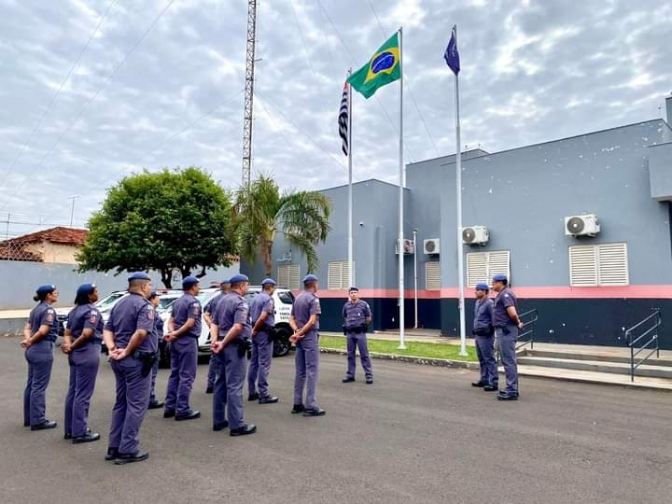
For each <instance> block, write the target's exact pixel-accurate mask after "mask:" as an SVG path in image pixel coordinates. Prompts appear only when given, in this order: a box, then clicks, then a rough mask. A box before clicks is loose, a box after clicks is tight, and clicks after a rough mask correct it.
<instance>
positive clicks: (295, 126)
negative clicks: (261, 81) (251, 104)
mask: <svg viewBox="0 0 672 504" xmlns="http://www.w3.org/2000/svg"><path fill="white" fill-rule="evenodd" d="M255 95H256V96H257V98H260V99H262V100H263V101H265V102H266V104H268V105H270V106H271V107H272V108H273V110H275V111H276V112H277V113H278V115H280V116H281V117H282V118H283V119H284V120H285V121H286V122H288V123H289V124H291V125H292V126H294V128H296V130H297V131H299V133H302V134H303V135H304V136H305V137H306V138H307V139H308V140H310V141H311V142H312V143H313V145H315V146H316V147H317V148H318V149H320V150H321V151H322V152H324V153H325V154H326V155H327V156H329V157H330V158H331V159H332V160H333V161H334V162H335V163H336V164H337V165H338V166H339V167H340V168H342V169H344V170H347V167H346V166H345V165H344V164H342V163H341V161H339V158H337V157H336V156H334V154H333V153H331V152H329V151H327V150H326V149H324V148H323V147H322V146H321V145H320V144H318V143H317V142H316V141H315V140H314V139H313V137H311V136H310V135H309V134H308V133H307V132H306V131H304V130H303V129H302V128H301V127H299V126H298V125H297V124H296V123H295V122H294V121H292V120H291V119H290V118H288V117H287V116H286V115H285V114H284V113H283V112H282V110H280V109H279V108H278V107H277V106H276V105H274V104H273V103H272V102H271V101H270V100H268V99H267V98H266V97H265V96H262V95H261V94H260V93H259V92H258V91H255Z"/></svg>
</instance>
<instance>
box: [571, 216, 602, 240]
mask: <svg viewBox="0 0 672 504" xmlns="http://www.w3.org/2000/svg"><path fill="white" fill-rule="evenodd" d="M599 232H600V225H599V224H598V223H597V215H595V214H584V215H573V216H570V217H565V236H595V235H597V234H598V233H599Z"/></svg>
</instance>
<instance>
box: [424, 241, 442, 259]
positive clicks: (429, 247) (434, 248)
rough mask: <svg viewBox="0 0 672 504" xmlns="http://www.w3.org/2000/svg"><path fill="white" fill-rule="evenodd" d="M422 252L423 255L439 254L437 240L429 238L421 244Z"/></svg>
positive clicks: (439, 248)
mask: <svg viewBox="0 0 672 504" xmlns="http://www.w3.org/2000/svg"><path fill="white" fill-rule="evenodd" d="M422 248H423V250H424V252H425V254H430V255H431V254H438V253H440V252H441V246H440V243H439V239H438V238H430V239H429V240H425V241H424V242H423V247H422Z"/></svg>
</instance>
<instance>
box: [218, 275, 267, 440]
mask: <svg viewBox="0 0 672 504" xmlns="http://www.w3.org/2000/svg"><path fill="white" fill-rule="evenodd" d="M248 284H249V279H248V278H247V277H246V276H245V275H234V276H232V277H231V292H230V293H228V294H226V295H225V296H224V297H223V298H222V300H221V301H220V302H219V303H217V305H216V306H215V310H214V312H213V314H212V324H211V326H210V332H211V334H216V335H217V337H216V339H214V340H213V341H212V343H211V348H212V353H213V357H215V358H216V359H217V361H218V364H217V366H218V372H219V374H218V375H217V379H216V380H215V391H214V395H213V396H212V430H214V431H221V430H223V429H225V428H226V427H229V428H230V431H229V433H230V435H231V436H246V435H248V434H254V433H255V432H256V431H257V427H256V425H254V424H249V425H248V424H246V423H245V422H244V420H243V384H244V383H245V357H246V355H247V349H248V348H249V346H250V339H249V338H250V333H251V330H252V327H251V325H250V311H249V307H248V306H247V303H246V302H245V299H244V298H243V296H245V294H247V287H248ZM226 404H228V413H229V414H228V417H229V420H228V422H227V421H226V419H225V417H224V406H225V405H226Z"/></svg>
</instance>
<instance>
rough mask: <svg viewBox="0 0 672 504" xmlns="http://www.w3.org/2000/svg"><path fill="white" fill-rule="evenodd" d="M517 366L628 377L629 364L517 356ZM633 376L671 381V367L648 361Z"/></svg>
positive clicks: (652, 360)
mask: <svg viewBox="0 0 672 504" xmlns="http://www.w3.org/2000/svg"><path fill="white" fill-rule="evenodd" d="M518 364H519V365H521V366H534V367H546V368H554V369H567V370H571V371H587V372H594V373H611V374H621V375H628V376H629V375H630V363H629V362H612V361H603V360H584V359H560V358H551V357H534V356H527V355H525V356H519V357H518ZM635 376H646V377H649V378H664V379H668V380H671V381H672V367H669V366H665V365H663V366H660V365H658V363H657V362H656V359H653V358H652V359H649V360H647V361H646V363H645V364H642V365H641V366H639V367H638V368H637V369H636V370H635Z"/></svg>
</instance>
